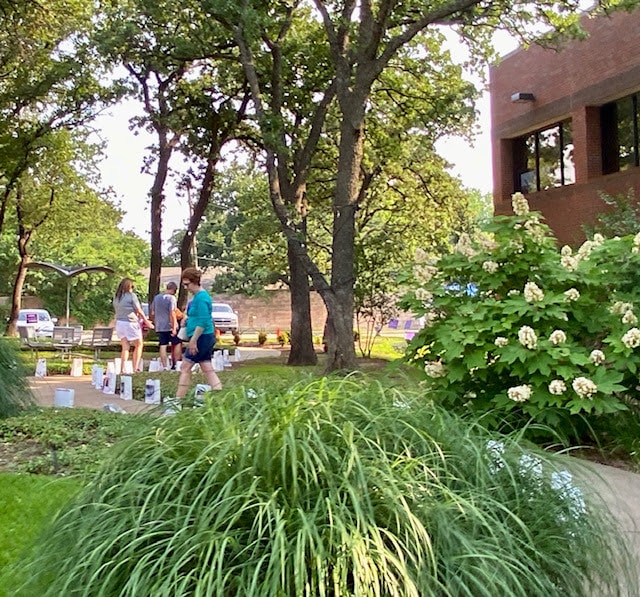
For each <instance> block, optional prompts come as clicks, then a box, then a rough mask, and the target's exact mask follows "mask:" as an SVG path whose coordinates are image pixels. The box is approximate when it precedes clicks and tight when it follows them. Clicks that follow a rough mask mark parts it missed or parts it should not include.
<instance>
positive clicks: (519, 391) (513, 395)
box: [507, 385, 531, 402]
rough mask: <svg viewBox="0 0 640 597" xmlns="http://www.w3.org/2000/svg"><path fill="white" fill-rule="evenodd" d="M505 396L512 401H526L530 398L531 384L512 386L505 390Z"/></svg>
mask: <svg viewBox="0 0 640 597" xmlns="http://www.w3.org/2000/svg"><path fill="white" fill-rule="evenodd" d="M507 396H509V398H510V399H511V400H513V401H514V402H526V401H527V400H529V398H531V386H527V385H522V386H514V387H513V388H509V389H508V390H507Z"/></svg>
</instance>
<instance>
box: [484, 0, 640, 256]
mask: <svg viewBox="0 0 640 597" xmlns="http://www.w3.org/2000/svg"><path fill="white" fill-rule="evenodd" d="M583 27H584V28H585V29H586V30H587V31H588V32H589V37H588V38H587V39H586V40H584V41H577V40H575V41H571V42H568V43H566V44H565V45H563V47H562V49H561V50H560V51H555V50H551V49H544V48H541V47H538V46H531V47H529V48H527V49H519V50H517V51H515V52H513V53H511V54H509V55H508V56H506V57H505V58H503V60H502V61H501V62H500V63H499V64H498V65H497V66H495V67H493V68H492V69H491V70H490V95H491V122H492V156H493V181H494V193H493V201H494V206H495V211H496V214H506V213H510V212H511V194H512V193H513V192H515V191H522V192H523V193H524V194H525V195H526V196H527V198H528V199H529V203H530V205H531V208H532V209H534V210H537V211H540V212H542V214H543V215H544V217H545V219H546V221H547V223H548V224H549V225H550V226H551V228H552V229H553V230H554V232H555V234H556V236H557V237H558V240H559V242H560V243H570V244H576V243H578V242H581V241H582V240H583V239H584V235H583V232H582V228H581V225H582V224H585V223H592V222H593V221H594V219H595V216H596V215H597V213H599V212H601V211H603V209H604V203H603V202H602V200H601V199H600V197H599V195H598V193H599V192H600V191H603V192H605V193H607V194H609V195H618V194H626V193H627V191H628V190H629V189H634V191H635V195H636V198H638V199H640V163H639V152H638V149H639V148H638V144H639V143H638V141H639V136H640V133H639V129H640V10H637V11H635V12H633V13H615V14H613V15H612V16H610V17H598V18H592V19H589V18H586V17H585V18H583Z"/></svg>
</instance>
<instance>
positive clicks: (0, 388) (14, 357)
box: [0, 337, 35, 418]
mask: <svg viewBox="0 0 640 597" xmlns="http://www.w3.org/2000/svg"><path fill="white" fill-rule="evenodd" d="M33 404H35V401H34V398H33V395H32V394H31V390H30V388H29V383H28V381H27V372H26V370H25V366H24V364H23V360H22V359H21V358H20V356H19V348H18V347H17V346H16V344H15V343H14V342H12V341H11V340H8V339H7V338H2V337H0V418H6V417H11V416H14V415H17V414H18V413H20V412H21V411H22V410H24V409H25V408H28V407H29V406H32V405H33Z"/></svg>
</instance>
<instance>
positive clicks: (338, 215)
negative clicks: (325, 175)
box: [325, 105, 364, 371]
mask: <svg viewBox="0 0 640 597" xmlns="http://www.w3.org/2000/svg"><path fill="white" fill-rule="evenodd" d="M343 110H344V106H343ZM353 112H355V114H353V115H351V114H346V113H345V115H344V117H343V119H342V124H341V127H340V155H339V158H338V173H337V177H336V190H335V195H334V200H333V205H334V210H333V244H332V254H331V289H332V290H333V295H334V297H335V300H333V301H329V302H327V301H326V300H325V304H326V305H327V310H328V311H329V322H330V333H329V338H330V339H331V340H332V342H329V346H328V348H329V350H328V361H327V371H337V370H353V369H355V368H356V366H357V361H356V350H355V346H354V343H353V285H354V281H355V274H354V270H355V258H354V244H355V212H356V209H357V197H358V191H357V189H358V176H359V172H360V164H361V162H362V151H363V133H362V130H363V123H364V117H363V116H362V114H364V110H358V109H357V105H356V106H355V109H354V110H353Z"/></svg>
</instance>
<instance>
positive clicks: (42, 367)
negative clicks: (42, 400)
mask: <svg viewBox="0 0 640 597" xmlns="http://www.w3.org/2000/svg"><path fill="white" fill-rule="evenodd" d="M46 376H47V359H38V361H37V362H36V377H46Z"/></svg>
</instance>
